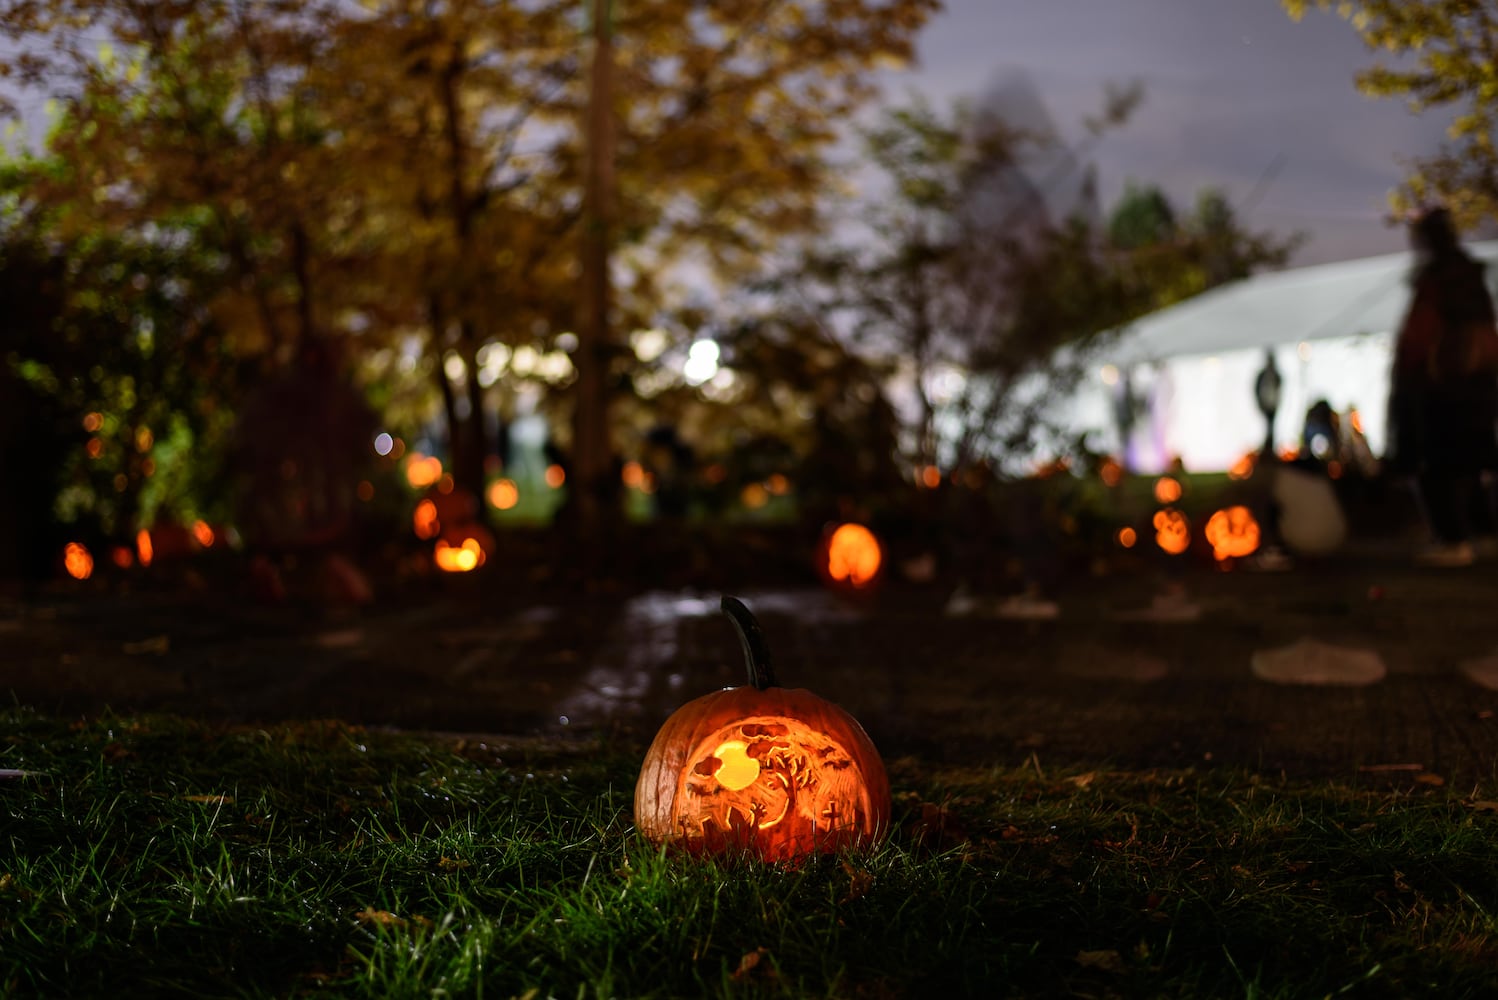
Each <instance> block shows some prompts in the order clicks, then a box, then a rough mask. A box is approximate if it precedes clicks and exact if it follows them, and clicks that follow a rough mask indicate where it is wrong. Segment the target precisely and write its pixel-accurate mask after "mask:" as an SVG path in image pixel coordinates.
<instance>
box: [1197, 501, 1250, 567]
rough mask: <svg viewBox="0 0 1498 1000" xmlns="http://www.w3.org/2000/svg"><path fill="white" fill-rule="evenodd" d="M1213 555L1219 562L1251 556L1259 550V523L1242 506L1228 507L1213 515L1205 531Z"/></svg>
mask: <svg viewBox="0 0 1498 1000" xmlns="http://www.w3.org/2000/svg"><path fill="white" fill-rule="evenodd" d="M1204 533H1205V534H1206V536H1207V541H1208V543H1210V544H1211V546H1212V555H1214V556H1216V557H1217V559H1218V561H1223V560H1227V559H1241V558H1242V557H1244V556H1251V555H1253V554H1254V553H1255V552H1257V551H1258V548H1259V522H1258V521H1257V520H1255V519H1254V516H1253V513H1252V512H1251V511H1250V510H1249V509H1248V508H1247V507H1244V506H1242V505H1239V506H1235V507H1227V508H1225V509H1223V510H1219V511H1218V512H1217V513H1215V514H1213V515H1212V517H1211V518H1210V519H1208V521H1207V527H1206V528H1205V529H1204Z"/></svg>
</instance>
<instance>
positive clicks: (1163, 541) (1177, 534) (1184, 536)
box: [1154, 507, 1191, 556]
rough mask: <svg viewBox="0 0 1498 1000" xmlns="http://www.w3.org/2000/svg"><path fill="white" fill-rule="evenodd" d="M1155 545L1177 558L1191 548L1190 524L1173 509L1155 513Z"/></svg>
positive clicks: (1184, 516)
mask: <svg viewBox="0 0 1498 1000" xmlns="http://www.w3.org/2000/svg"><path fill="white" fill-rule="evenodd" d="M1154 525H1155V544H1156V545H1158V546H1160V548H1161V549H1162V550H1163V551H1165V552H1168V553H1170V554H1171V555H1173V556H1178V555H1180V554H1181V553H1182V552H1185V551H1186V550H1187V549H1189V548H1190V547H1191V522H1190V521H1189V520H1187V519H1186V515H1185V514H1182V513H1181V512H1180V511H1178V510H1175V509H1173V508H1170V507H1167V508H1165V509H1164V510H1157V511H1155V520H1154Z"/></svg>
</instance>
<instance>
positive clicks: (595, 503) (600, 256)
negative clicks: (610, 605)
mask: <svg viewBox="0 0 1498 1000" xmlns="http://www.w3.org/2000/svg"><path fill="white" fill-rule="evenodd" d="M592 15H593V65H592V79H591V83H590V93H589V97H588V112H587V122H586V127H587V163H586V171H587V173H586V181H585V187H584V191H583V226H582V247H581V255H582V261H581V263H582V295H581V297H580V298H581V312H580V315H579V318H578V329H577V334H578V347H577V357H576V359H575V361H576V365H577V387H576V393H577V395H576V407H575V409H574V411H573V424H572V476H573V480H574V482H575V483H576V489H575V490H574V491H573V492H572V493H571V503H572V505H573V510H572V516H573V517H574V527H575V529H576V531H577V534H578V535H579V536H581V538H582V539H583V540H584V541H597V540H598V538H599V536H601V535H602V534H603V532H604V530H605V528H606V527H607V524H608V522H610V521H612V520H613V519H614V518H615V517H616V516H617V514H618V509H619V507H618V501H617V493H618V490H617V488H616V487H617V482H616V481H615V477H614V476H613V474H612V473H613V450H612V447H611V444H610V441H609V397H610V395H611V386H610V384H609V368H610V363H611V361H612V357H613V351H612V331H611V329H610V326H609V306H610V288H609V241H610V224H611V222H612V217H613V181H614V177H613V172H614V167H613V120H612V106H611V105H612V86H611V84H612V81H611V77H612V72H613V65H612V64H613V40H612V38H611V26H610V24H609V0H593V4H592Z"/></svg>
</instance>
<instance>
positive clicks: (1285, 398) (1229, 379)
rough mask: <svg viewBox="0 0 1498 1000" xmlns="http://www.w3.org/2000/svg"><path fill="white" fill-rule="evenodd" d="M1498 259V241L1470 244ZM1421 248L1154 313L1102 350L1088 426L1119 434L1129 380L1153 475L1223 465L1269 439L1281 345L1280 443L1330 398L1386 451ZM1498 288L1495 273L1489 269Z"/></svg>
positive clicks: (1135, 450) (1267, 280)
mask: <svg viewBox="0 0 1498 1000" xmlns="http://www.w3.org/2000/svg"><path fill="white" fill-rule="evenodd" d="M1467 249H1468V251H1469V252H1470V253H1472V254H1473V255H1474V256H1476V257H1478V258H1480V259H1481V260H1483V261H1484V262H1486V263H1488V264H1489V265H1490V268H1491V265H1492V264H1493V263H1494V262H1498V241H1494V242H1486V243H1474V244H1469V245H1468V247H1467ZM1413 264H1414V260H1413V257H1412V256H1411V255H1410V254H1407V253H1397V254H1387V255H1385V256H1381V257H1367V258H1364V259H1361V260H1350V261H1342V262H1339V263H1335V264H1320V265H1316V266H1314V267H1303V268H1297V269H1294V270H1288V271H1277V272H1273V273H1269V274H1259V275H1255V276H1253V277H1250V278H1246V279H1244V280H1242V281H1237V282H1233V283H1232V284H1229V285H1224V286H1222V287H1220V288H1215V289H1213V290H1211V291H1209V292H1205V293H1203V294H1201V295H1198V296H1196V297H1195V298H1192V299H1188V300H1187V301H1185V302H1181V303H1178V304H1177V305H1174V306H1171V307H1170V308H1168V309H1162V310H1161V311H1160V312H1157V313H1154V314H1152V315H1150V316H1146V317H1144V318H1143V319H1141V320H1139V321H1137V322H1136V323H1134V324H1133V325H1131V326H1130V327H1129V328H1128V329H1127V330H1125V331H1122V332H1121V333H1120V334H1119V335H1118V337H1117V338H1116V339H1115V340H1113V341H1112V342H1111V343H1110V344H1109V345H1108V346H1106V347H1103V348H1101V349H1100V350H1099V351H1098V352H1097V366H1096V369H1095V371H1094V372H1093V374H1092V375H1091V377H1090V378H1089V380H1088V383H1087V385H1086V386H1085V387H1084V388H1083V390H1082V392H1081V393H1080V394H1079V397H1078V399H1077V400H1076V403H1077V407H1078V412H1077V421H1078V425H1079V426H1082V427H1094V428H1098V429H1100V430H1102V431H1103V441H1102V442H1100V443H1102V444H1104V445H1107V446H1110V447H1112V448H1114V449H1117V450H1125V449H1124V448H1123V447H1122V446H1123V444H1124V443H1123V442H1120V441H1119V440H1118V435H1117V431H1116V427H1117V422H1116V418H1115V411H1116V404H1117V402H1118V401H1119V399H1120V397H1121V396H1122V394H1123V392H1124V390H1125V386H1126V385H1127V386H1128V387H1129V389H1130V391H1131V392H1132V393H1133V394H1134V396H1135V397H1136V398H1138V399H1140V400H1141V401H1142V402H1143V403H1144V406H1143V407H1142V409H1143V411H1144V412H1142V413H1141V414H1140V416H1139V417H1138V419H1137V423H1136V426H1135V431H1134V433H1133V434H1132V435H1131V438H1130V440H1129V442H1127V449H1126V450H1127V453H1128V456H1129V458H1130V460H1131V464H1132V465H1133V466H1134V467H1135V468H1136V469H1138V470H1139V471H1143V472H1153V471H1158V470H1160V469H1162V468H1164V467H1165V466H1166V465H1167V464H1168V463H1169V462H1170V460H1171V459H1172V458H1174V457H1176V456H1179V457H1180V459H1181V460H1182V462H1183V463H1184V464H1185V466H1186V468H1187V469H1189V470H1192V471H1203V472H1209V471H1219V470H1222V469H1226V468H1228V467H1230V466H1231V465H1232V464H1233V463H1234V462H1235V461H1236V460H1237V459H1239V458H1240V457H1242V456H1243V455H1244V454H1245V453H1246V452H1249V451H1252V450H1254V449H1256V448H1258V447H1259V446H1260V445H1262V444H1263V441H1264V431H1265V427H1264V419H1263V417H1262V416H1261V415H1260V413H1259V410H1258V406H1257V404H1256V403H1255V400H1254V379H1255V377H1256V375H1257V374H1258V372H1259V371H1260V369H1262V368H1263V367H1264V360H1265V355H1266V352H1268V351H1273V353H1274V357H1275V364H1276V366H1277V367H1278V368H1279V370H1280V374H1281V376H1282V378H1283V389H1282V392H1281V403H1280V409H1279V416H1278V419H1277V420H1276V422H1275V444H1276V446H1277V447H1280V446H1284V445H1294V444H1299V442H1300V433H1301V427H1302V423H1303V419H1304V416H1305V412H1306V410H1307V408H1309V407H1310V406H1311V405H1312V404H1313V403H1315V402H1316V401H1317V400H1321V399H1325V400H1326V401H1327V402H1329V403H1330V404H1331V405H1332V407H1333V409H1335V410H1337V411H1339V412H1343V413H1345V412H1347V411H1348V410H1352V409H1356V410H1357V411H1358V413H1359V416H1360V419H1361V423H1362V426H1363V429H1364V433H1365V434H1366V435H1367V438H1368V443H1369V445H1370V446H1371V447H1372V448H1373V451H1374V453H1375V454H1377V453H1381V452H1382V450H1383V447H1384V425H1385V407H1386V402H1387V398H1388V391H1389V360H1390V350H1391V346H1392V343H1393V337H1394V333H1395V331H1396V330H1397V329H1398V327H1399V324H1400V321H1401V320H1402V318H1403V316H1404V312H1405V309H1406V308H1407V307H1408V305H1409V296H1410V284H1409V276H1410V272H1411V269H1412V267H1413ZM1489 280H1490V284H1491V276H1490V279H1489Z"/></svg>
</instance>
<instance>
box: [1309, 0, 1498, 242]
mask: <svg viewBox="0 0 1498 1000" xmlns="http://www.w3.org/2000/svg"><path fill="white" fill-rule="evenodd" d="M1282 2H1283V4H1284V7H1285V9H1286V10H1287V11H1288V12H1289V14H1290V16H1291V17H1293V18H1295V19H1296V20H1299V19H1300V18H1301V17H1303V16H1304V15H1305V12H1306V10H1307V9H1308V8H1309V7H1310V6H1311V0H1282ZM1314 2H1315V5H1316V6H1317V7H1320V8H1322V9H1331V8H1332V7H1333V6H1335V8H1336V10H1337V12H1338V13H1339V14H1341V15H1342V16H1343V17H1344V18H1346V19H1347V20H1348V21H1349V22H1351V23H1352V26H1353V27H1354V28H1355V29H1356V30H1357V31H1358V33H1359V34H1360V35H1361V36H1362V38H1363V41H1364V43H1366V44H1367V46H1368V48H1369V49H1371V50H1382V51H1385V52H1388V53H1390V54H1392V55H1394V56H1396V57H1402V58H1403V60H1404V62H1405V65H1404V66H1390V65H1388V64H1385V63H1382V62H1379V63H1375V64H1374V65H1373V66H1371V67H1369V68H1368V69H1365V70H1362V71H1361V72H1359V73H1358V75H1357V77H1356V80H1357V85H1358V88H1359V89H1360V90H1362V91H1363V92H1364V93H1365V94H1368V95H1370V96H1373V97H1383V98H1389V97H1402V98H1404V99H1405V100H1406V101H1407V103H1408V104H1409V107H1410V109H1411V110H1412V111H1415V112H1421V111H1426V110H1429V109H1432V108H1451V109H1453V110H1454V111H1455V112H1456V116H1455V118H1454V119H1453V121H1452V123H1451V126H1450V128H1449V130H1448V136H1449V140H1450V141H1449V142H1448V143H1446V144H1444V145H1443V147H1442V149H1441V152H1440V153H1439V154H1438V155H1436V156H1434V157H1431V158H1429V159H1418V160H1415V161H1413V162H1412V163H1411V164H1410V172H1409V174H1408V176H1407V177H1406V178H1405V181H1404V183H1403V185H1402V186H1401V187H1400V188H1399V189H1398V190H1396V191H1395V192H1394V193H1393V194H1392V195H1391V198H1390V206H1391V208H1392V210H1393V212H1394V213H1395V214H1396V215H1406V214H1408V213H1409V212H1411V211H1412V210H1415V209H1418V208H1420V207H1422V206H1426V205H1429V204H1431V203H1433V202H1440V203H1443V204H1445V205H1446V206H1447V207H1448V208H1449V209H1450V210H1451V211H1452V213H1453V214H1454V215H1455V216H1456V217H1457V218H1458V221H1460V222H1462V223H1465V224H1473V223H1476V222H1479V221H1483V220H1491V219H1494V218H1498V148H1495V146H1494V140H1493V133H1494V128H1495V126H1498V4H1494V3H1493V2H1491V0H1358V2H1352V0H1339V2H1338V3H1336V4H1335V5H1333V3H1332V2H1331V0H1314ZM1411 60H1412V61H1413V65H1409V62H1410V61H1411Z"/></svg>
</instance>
